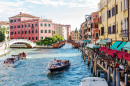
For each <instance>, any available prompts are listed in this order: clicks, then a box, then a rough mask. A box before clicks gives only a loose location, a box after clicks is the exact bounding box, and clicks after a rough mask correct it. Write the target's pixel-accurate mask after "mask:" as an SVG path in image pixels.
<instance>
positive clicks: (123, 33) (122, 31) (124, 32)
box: [120, 30, 128, 38]
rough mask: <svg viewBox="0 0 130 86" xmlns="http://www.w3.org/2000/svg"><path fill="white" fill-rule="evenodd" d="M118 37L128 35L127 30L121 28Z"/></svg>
mask: <svg viewBox="0 0 130 86" xmlns="http://www.w3.org/2000/svg"><path fill="white" fill-rule="evenodd" d="M120 37H123V38H124V37H126V38H127V37H128V30H121V33H120Z"/></svg>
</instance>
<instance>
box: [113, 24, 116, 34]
mask: <svg viewBox="0 0 130 86" xmlns="http://www.w3.org/2000/svg"><path fill="white" fill-rule="evenodd" d="M112 30H113V31H112V33H113V34H115V33H116V26H115V25H113V28H112Z"/></svg>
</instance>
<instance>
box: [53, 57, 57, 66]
mask: <svg viewBox="0 0 130 86" xmlns="http://www.w3.org/2000/svg"><path fill="white" fill-rule="evenodd" d="M52 64H53V66H54V67H56V66H57V60H56V59H55V58H54V60H53V61H52Z"/></svg>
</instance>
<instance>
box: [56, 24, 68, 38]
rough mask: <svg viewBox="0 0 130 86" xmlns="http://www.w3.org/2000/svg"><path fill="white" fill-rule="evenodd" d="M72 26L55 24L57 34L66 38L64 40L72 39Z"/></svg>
mask: <svg viewBox="0 0 130 86" xmlns="http://www.w3.org/2000/svg"><path fill="white" fill-rule="evenodd" d="M70 31H71V26H70V25H62V24H55V34H57V35H59V36H62V37H64V40H68V39H70Z"/></svg>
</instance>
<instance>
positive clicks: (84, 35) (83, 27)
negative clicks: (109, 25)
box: [80, 21, 87, 41]
mask: <svg viewBox="0 0 130 86" xmlns="http://www.w3.org/2000/svg"><path fill="white" fill-rule="evenodd" d="M86 39H87V21H85V22H83V23H82V24H81V26H80V40H82V41H83V40H86Z"/></svg>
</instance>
